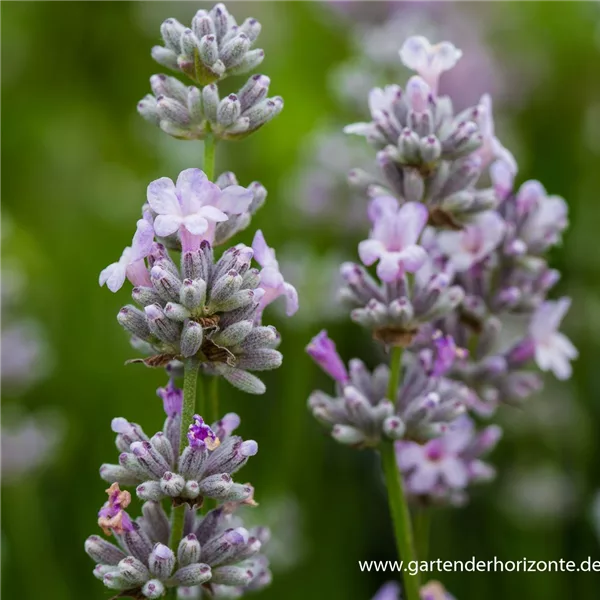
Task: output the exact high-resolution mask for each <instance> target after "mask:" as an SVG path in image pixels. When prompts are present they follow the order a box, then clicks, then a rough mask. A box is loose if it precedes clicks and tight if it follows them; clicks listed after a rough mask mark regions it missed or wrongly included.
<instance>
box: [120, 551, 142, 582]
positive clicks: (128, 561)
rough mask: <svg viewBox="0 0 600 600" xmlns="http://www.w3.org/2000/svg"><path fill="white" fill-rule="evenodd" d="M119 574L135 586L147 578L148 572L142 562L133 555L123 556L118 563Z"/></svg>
mask: <svg viewBox="0 0 600 600" xmlns="http://www.w3.org/2000/svg"><path fill="white" fill-rule="evenodd" d="M118 571H119V576H120V577H121V578H122V579H124V580H125V581H127V583H129V584H131V587H135V586H138V585H141V584H143V583H144V582H145V581H146V580H147V579H148V578H149V575H150V574H149V572H148V569H147V568H146V566H145V565H144V563H142V562H141V561H139V560H138V559H137V558H134V557H133V556H128V557H127V558H124V559H123V560H122V561H120V562H119V564H118Z"/></svg>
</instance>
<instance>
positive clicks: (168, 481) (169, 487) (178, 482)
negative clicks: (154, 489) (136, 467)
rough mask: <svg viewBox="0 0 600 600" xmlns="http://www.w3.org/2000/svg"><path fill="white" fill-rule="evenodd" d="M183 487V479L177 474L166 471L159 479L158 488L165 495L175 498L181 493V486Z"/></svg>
mask: <svg viewBox="0 0 600 600" xmlns="http://www.w3.org/2000/svg"><path fill="white" fill-rule="evenodd" d="M184 487H185V479H184V478H183V477H182V476H181V475H179V474H177V473H171V472H170V471H167V472H166V473H165V474H164V475H163V476H162V479H161V480H160V489H161V490H162V491H163V493H164V494H166V495H167V496H171V497H172V498H176V497H177V496H180V495H181V492H183V488H184Z"/></svg>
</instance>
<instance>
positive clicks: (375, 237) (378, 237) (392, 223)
mask: <svg viewBox="0 0 600 600" xmlns="http://www.w3.org/2000/svg"><path fill="white" fill-rule="evenodd" d="M370 213H371V216H372V219H371V220H372V221H373V229H372V231H371V235H370V238H369V239H368V240H365V241H363V242H361V243H360V244H359V247H358V253H359V255H360V258H361V260H362V261H363V263H364V264H365V265H367V266H370V265H372V264H373V263H375V262H376V261H377V260H379V264H378V265H377V275H378V276H379V277H380V278H381V280H382V281H385V282H391V281H396V280H398V279H401V278H402V277H403V276H404V274H405V273H406V272H408V273H414V272H415V271H418V270H419V269H420V268H421V267H422V266H423V264H424V263H425V261H426V260H427V253H426V252H425V250H424V249H423V248H422V247H421V246H418V245H417V241H418V239H419V236H420V235H421V232H422V231H423V228H424V227H425V224H426V223H427V219H428V212H427V208H426V207H425V206H424V205H423V204H420V203H418V202H407V203H406V204H403V205H402V206H401V207H400V208H399V207H398V202H397V200H396V199H395V198H392V197H391V196H383V197H379V198H375V199H374V200H373V201H372V203H371V207H370Z"/></svg>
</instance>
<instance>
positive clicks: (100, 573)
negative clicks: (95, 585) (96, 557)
mask: <svg viewBox="0 0 600 600" xmlns="http://www.w3.org/2000/svg"><path fill="white" fill-rule="evenodd" d="M114 570H115V566H114V565H96V566H95V567H94V571H93V573H94V577H95V578H96V579H99V580H100V581H102V580H103V579H104V576H105V575H106V574H107V573H110V572H111V571H114Z"/></svg>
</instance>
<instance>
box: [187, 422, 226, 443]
mask: <svg viewBox="0 0 600 600" xmlns="http://www.w3.org/2000/svg"><path fill="white" fill-rule="evenodd" d="M187 436H188V440H189V442H190V447H192V448H207V449H208V450H215V449H216V448H217V447H218V446H219V444H220V443H221V442H220V440H219V438H218V437H217V436H216V435H215V433H214V431H213V430H212V429H211V428H210V427H209V426H208V425H207V424H206V423H205V422H204V419H203V418H202V417H201V416H200V415H194V422H193V424H192V425H190V427H189V431H188V434H187Z"/></svg>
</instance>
